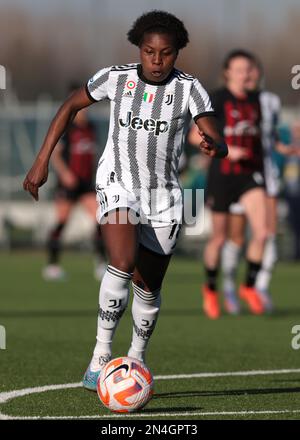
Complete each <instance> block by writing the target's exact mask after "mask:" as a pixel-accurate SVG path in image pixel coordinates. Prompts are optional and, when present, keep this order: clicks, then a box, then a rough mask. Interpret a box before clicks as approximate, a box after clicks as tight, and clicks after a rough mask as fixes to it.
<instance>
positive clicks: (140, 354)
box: [128, 283, 161, 362]
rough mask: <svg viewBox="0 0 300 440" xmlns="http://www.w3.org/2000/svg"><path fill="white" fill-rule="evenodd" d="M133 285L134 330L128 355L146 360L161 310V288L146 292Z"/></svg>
mask: <svg viewBox="0 0 300 440" xmlns="http://www.w3.org/2000/svg"><path fill="white" fill-rule="evenodd" d="M132 287H133V293H134V297H133V302H132V318H133V330H132V341H131V346H130V349H129V351H128V356H129V357H133V358H136V359H139V360H141V361H143V362H145V351H146V348H147V345H148V342H149V339H150V337H151V335H152V333H153V330H154V328H155V324H156V322H157V318H158V314H159V310H160V304H161V295H160V289H157V290H155V291H154V292H146V291H145V290H143V289H141V288H140V287H138V286H137V285H136V284H134V283H132Z"/></svg>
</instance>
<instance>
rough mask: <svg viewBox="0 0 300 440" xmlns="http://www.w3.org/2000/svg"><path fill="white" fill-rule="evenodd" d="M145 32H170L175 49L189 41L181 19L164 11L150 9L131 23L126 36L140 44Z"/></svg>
mask: <svg viewBox="0 0 300 440" xmlns="http://www.w3.org/2000/svg"><path fill="white" fill-rule="evenodd" d="M147 32H158V33H163V34H171V35H172V36H173V38H174V45H175V48H176V50H177V51H179V50H180V49H182V48H183V47H185V46H186V45H187V44H188V42H189V34H188V32H187V30H186V28H185V26H184V24H183V22H182V21H181V20H179V19H178V18H177V17H175V15H172V14H170V13H169V12H165V11H158V10H154V11H150V12H146V13H145V14H143V15H141V16H140V17H138V18H137V19H136V21H135V22H134V23H133V26H132V28H131V29H130V30H129V31H128V33H127V37H128V40H129V41H130V43H132V44H134V45H135V46H140V45H141V43H142V42H143V37H144V34H145V33H147Z"/></svg>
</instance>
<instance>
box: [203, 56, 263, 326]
mask: <svg viewBox="0 0 300 440" xmlns="http://www.w3.org/2000/svg"><path fill="white" fill-rule="evenodd" d="M253 61H254V60H253V57H252V55H251V54H249V53H248V52H246V51H243V50H236V51H234V52H231V53H230V54H229V55H228V56H227V58H226V59H225V62H224V66H223V67H224V77H225V84H226V86H225V87H224V88H222V89H220V90H218V91H216V92H215V93H214V94H212V102H213V106H214V109H215V112H216V115H217V120H218V123H219V130H220V131H221V132H223V135H224V138H225V140H226V143H227V145H228V149H229V154H228V156H227V157H226V158H224V159H217V160H215V161H212V162H211V165H210V168H209V172H208V182H207V193H206V196H207V204H208V206H209V207H210V209H211V211H212V235H211V237H210V239H209V241H208V243H207V245H206V248H205V251H204V264H205V269H206V284H205V285H204V287H203V299H204V303H203V307H204V312H205V313H206V315H207V316H208V317H210V318H212V319H216V318H218V317H219V315H220V305H219V300H218V293H217V287H216V279H217V272H218V265H219V258H220V253H221V250H222V247H223V244H224V241H225V240H226V236H227V227H228V217H229V215H228V214H229V207H230V205H232V204H233V203H236V202H238V201H239V203H240V204H241V205H242V206H243V209H244V212H245V214H246V217H247V220H248V222H249V225H250V228H251V232H252V234H251V235H252V236H251V239H250V241H249V245H248V249H247V254H246V256H247V263H248V268H247V275H246V280H245V284H244V285H242V286H241V287H240V292H239V293H240V297H241V298H242V299H244V300H245V301H246V302H247V304H248V306H249V308H250V310H251V312H252V313H255V314H261V313H263V311H264V308H263V304H262V300H261V299H260V296H259V295H258V292H257V291H256V289H255V287H254V286H255V281H256V276H257V273H258V272H259V270H260V268H261V261H262V255H263V250H264V245H265V240H266V199H265V197H266V196H265V188H264V176H263V149H262V142H261V130H260V123H261V111H260V103H259V97H258V94H257V93H250V92H248V91H247V83H248V80H249V74H250V72H251V68H252V63H253Z"/></svg>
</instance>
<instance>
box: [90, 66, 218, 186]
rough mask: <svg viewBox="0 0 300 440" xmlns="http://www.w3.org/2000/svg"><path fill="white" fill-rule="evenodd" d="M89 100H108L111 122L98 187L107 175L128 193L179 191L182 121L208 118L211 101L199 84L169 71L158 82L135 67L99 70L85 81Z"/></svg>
mask: <svg viewBox="0 0 300 440" xmlns="http://www.w3.org/2000/svg"><path fill="white" fill-rule="evenodd" d="M86 90H87V93H88V95H89V96H90V97H91V99H93V100H94V101H100V100H103V99H109V100H110V105H111V110H110V124H109V133H108V139H107V143H106V147H105V150H104V152H103V155H102V157H101V158H100V161H99V164H104V163H106V167H102V165H101V169H102V170H103V169H105V170H106V171H107V172H109V173H105V176H103V172H101V173H100V172H98V173H97V182H96V183H97V184H101V185H103V184H105V182H104V179H105V178H106V177H107V175H110V176H113V177H112V178H113V180H114V181H116V182H119V183H120V184H121V185H122V186H124V187H125V188H126V189H127V190H129V191H131V190H139V189H140V188H146V189H152V188H154V189H156V188H169V189H171V188H180V186H179V182H178V163H179V158H180V155H181V150H182V135H183V128H184V122H185V118H186V116H187V114H188V112H190V114H191V116H192V117H193V118H194V120H197V118H199V117H202V116H206V115H207V116H209V115H213V114H214V112H213V108H212V106H211V102H210V98H209V96H208V94H207V92H206V91H205V89H204V88H203V87H202V85H201V84H200V82H199V81H198V80H197V79H196V78H194V77H193V76H191V75H188V74H186V73H183V72H181V71H179V70H177V69H173V71H172V72H171V73H170V75H169V76H168V78H166V79H165V80H164V81H162V82H160V83H155V82H151V81H148V80H146V79H145V78H144V76H143V73H142V68H141V65H140V64H126V65H122V66H112V67H107V68H104V69H101V70H99V71H98V72H97V73H96V74H95V75H94V76H93V77H92V78H91V79H90V80H89V81H88V83H87V85H86Z"/></svg>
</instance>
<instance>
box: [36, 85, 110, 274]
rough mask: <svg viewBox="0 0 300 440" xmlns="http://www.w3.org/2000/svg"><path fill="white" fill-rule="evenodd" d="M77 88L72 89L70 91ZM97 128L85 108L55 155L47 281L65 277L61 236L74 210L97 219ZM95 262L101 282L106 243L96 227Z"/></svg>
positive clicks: (53, 160) (69, 128) (46, 270)
mask: <svg viewBox="0 0 300 440" xmlns="http://www.w3.org/2000/svg"><path fill="white" fill-rule="evenodd" d="M74 90H76V86H75V85H72V86H71V87H70V92H73V91H74ZM96 152H97V149H96V129H95V127H94V125H93V124H92V123H91V122H90V120H89V119H88V116H87V110H86V109H83V110H81V111H80V112H78V113H77V114H76V116H75V117H74V120H73V122H72V124H71V125H70V126H69V127H68V129H67V131H66V133H65V134H64V136H63V137H62V138H61V140H60V141H59V143H58V145H57V147H56V148H55V151H54V153H53V155H52V164H53V166H54V169H55V171H56V174H57V178H58V183H57V188H56V192H55V202H54V203H55V212H56V224H55V226H54V228H53V229H52V230H51V231H50V233H49V238H48V241H47V250H48V264H47V266H46V267H45V268H44V269H43V276H44V278H45V279H47V280H58V279H62V278H64V276H65V272H64V270H63V268H62V267H61V266H60V264H59V263H60V256H61V235H62V232H63V230H64V228H65V226H66V224H67V222H68V220H69V218H70V215H71V213H72V210H73V208H74V206H75V205H76V204H77V203H80V204H81V205H82V206H83V207H84V208H85V210H86V211H87V213H88V214H89V215H90V216H91V217H92V219H93V221H95V218H96V211H97V202H96V198H95V164H96ZM94 242H95V251H96V254H97V258H96V261H95V271H94V275H95V277H96V279H98V280H99V279H101V277H102V275H103V274H104V273H105V270H106V264H105V262H104V253H103V244H102V240H101V233H100V226H99V225H98V224H96V227H95V237H94Z"/></svg>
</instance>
